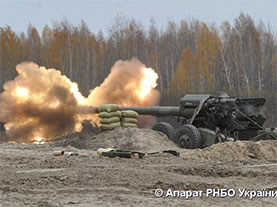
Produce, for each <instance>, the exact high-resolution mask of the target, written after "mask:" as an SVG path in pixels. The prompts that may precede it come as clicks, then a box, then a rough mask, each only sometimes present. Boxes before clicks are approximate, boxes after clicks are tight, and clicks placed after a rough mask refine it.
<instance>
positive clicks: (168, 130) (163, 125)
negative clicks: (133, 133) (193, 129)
mask: <svg viewBox="0 0 277 207" xmlns="http://www.w3.org/2000/svg"><path fill="white" fill-rule="evenodd" d="M152 129H153V130H155V131H159V132H162V133H164V134H165V135H166V136H167V137H168V139H170V140H172V139H173V138H174V128H173V126H172V125H171V124H169V123H167V122H158V123H156V124H155V125H154V126H153V127H152Z"/></svg>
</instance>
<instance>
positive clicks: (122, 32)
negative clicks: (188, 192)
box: [0, 13, 277, 126]
mask: <svg viewBox="0 0 277 207" xmlns="http://www.w3.org/2000/svg"><path fill="white" fill-rule="evenodd" d="M94 32H96V33H93V32H92V31H90V30H89V28H88V27H87V25H86V23H85V22H84V21H82V22H81V23H80V24H79V25H75V26H74V25H72V24H70V23H69V22H68V21H67V20H63V21H61V22H56V23H54V24H53V25H52V26H51V27H50V26H48V25H46V26H45V27H44V29H43V31H37V29H36V28H35V27H33V26H32V25H30V26H29V27H28V29H27V32H26V33H21V34H18V33H15V32H14V31H13V30H12V28H11V27H9V26H6V27H4V28H0V84H1V85H3V83H4V82H5V81H7V80H11V79H13V78H14V77H15V76H16V71H15V66H16V65H17V64H18V63H20V62H22V61H34V62H36V63H37V64H39V65H43V66H46V67H47V68H57V69H60V70H61V72H62V73H63V74H65V75H66V76H68V77H69V78H70V79H71V80H73V81H75V82H78V84H79V86H80V89H81V91H82V93H83V94H84V95H87V94H88V93H89V90H90V89H91V88H94V87H95V86H97V85H99V84H100V83H101V82H102V81H103V80H104V79H105V77H106V76H107V75H108V73H109V72H110V71H109V70H110V68H111V66H112V65H113V64H114V63H115V62H116V61H117V60H118V59H123V60H126V59H130V58H132V57H137V58H138V59H139V60H140V61H142V62H143V63H144V64H145V65H146V67H151V68H154V69H155V70H156V72H157V73H158V75H159V80H158V89H159V90H160V91H161V92H162V103H161V104H166V105H169V104H174V105H177V104H178V100H179V98H180V97H181V96H182V95H184V94H185V93H218V92H221V91H226V92H227V93H229V94H230V95H234V96H237V97H253V96H263V97H265V98H266V99H267V103H266V112H265V113H266V116H267V123H266V124H267V125H268V126H276V125H277V37H276V34H275V33H274V30H272V29H271V28H270V27H269V26H266V25H264V24H263V23H262V22H259V23H256V22H254V21H253V19H252V18H251V17H250V16H248V15H246V14H243V13H242V14H240V16H238V17H237V18H236V19H235V20H234V22H232V24H231V23H229V22H223V23H222V24H221V25H219V26H217V25H210V24H209V25H208V24H207V23H204V22H200V21H197V20H189V21H188V20H183V21H181V22H180V23H175V22H169V23H168V26H167V28H166V29H164V30H160V29H158V28H157V27H156V25H155V21H154V20H151V21H150V27H149V28H145V27H143V26H142V25H141V24H139V23H138V22H136V21H135V20H133V19H131V20H130V19H128V18H126V17H122V16H117V17H116V18H115V21H114V22H113V24H112V25H111V26H110V28H109V31H108V33H107V34H105V35H103V33H102V32H101V31H100V32H99V31H94Z"/></svg>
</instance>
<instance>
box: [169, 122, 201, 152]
mask: <svg viewBox="0 0 277 207" xmlns="http://www.w3.org/2000/svg"><path fill="white" fill-rule="evenodd" d="M174 141H175V142H176V143H177V144H178V145H179V147H181V148H186V149H197V148H201V147H202V136H201V134H200V131H199V130H198V129H197V128H196V127H195V126H193V125H191V124H187V125H183V126H180V127H179V128H178V129H177V130H176V132H175V138H174Z"/></svg>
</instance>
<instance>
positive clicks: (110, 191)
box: [0, 128, 277, 207]
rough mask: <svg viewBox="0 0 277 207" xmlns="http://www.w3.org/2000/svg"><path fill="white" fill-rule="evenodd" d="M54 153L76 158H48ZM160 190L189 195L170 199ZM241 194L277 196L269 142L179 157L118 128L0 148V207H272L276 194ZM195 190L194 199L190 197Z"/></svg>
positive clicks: (274, 154)
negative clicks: (119, 154) (116, 153)
mask: <svg viewBox="0 0 277 207" xmlns="http://www.w3.org/2000/svg"><path fill="white" fill-rule="evenodd" d="M2 140H4V138H3V139H2ZM99 147H113V148H116V149H124V150H135V151H141V152H154V151H163V150H168V149H172V150H177V151H179V152H180V157H176V156H173V155H171V154H168V153H161V154H156V155H148V156H145V157H144V158H142V159H124V158H107V157H99V156H98V155H97V153H96V150H97V149H98V148H99ZM55 150H64V151H71V152H75V153H78V155H74V156H67V155H63V156H53V154H52V153H53V151H55ZM157 189H161V190H163V192H164V195H163V196H162V197H161V198H158V197H156V196H155V192H156V193H157V192H158V191H156V190H157ZM168 189H171V190H172V191H177V190H179V191H182V192H183V193H184V192H185V193H186V195H188V194H189V192H194V193H195V194H194V197H191V198H185V197H182V196H180V197H175V198H173V197H172V196H170V194H168V192H171V191H170V190H169V191H168ZM211 189H215V190H216V189H221V190H222V191H224V189H227V190H230V189H231V190H232V189H234V190H235V192H236V195H235V196H233V197H231V196H230V197H227V198H222V196H224V194H221V197H212V195H210V196H209V197H207V190H211ZM242 189H246V190H250V191H253V192H256V193H257V192H258V191H261V190H264V191H266V192H272V191H273V192H277V141H259V142H246V141H238V142H235V143H231V142H228V143H221V144H216V145H213V146H211V147H208V148H205V149H197V150H184V149H179V148H178V147H177V146H176V145H175V144H174V143H172V142H171V141H169V140H168V139H167V137H165V136H164V135H163V134H161V133H159V132H155V131H152V130H150V129H131V128H129V129H122V128H118V129H115V130H112V131H109V132H102V133H98V132H93V131H90V130H87V131H85V130H84V132H82V133H75V134H71V135H68V136H64V137H61V138H58V139H56V140H55V141H52V142H50V143H47V144H39V145H35V144H29V145H26V144H12V143H7V142H4V141H2V142H1V143H0V206H251V207H252V206H276V201H277V195H276V197H274V196H271V197H270V196H268V197H265V198H261V197H255V198H252V199H250V198H249V196H248V197H247V196H246V195H248V194H246V195H245V194H244V196H242V197H240V196H239V194H240V191H239V190H242ZM188 191H189V192H188ZM200 191H203V194H202V196H200V195H199V194H198V195H197V193H196V192H200ZM230 192H232V191H230ZM166 194H168V196H167V197H166ZM182 195H184V194H182Z"/></svg>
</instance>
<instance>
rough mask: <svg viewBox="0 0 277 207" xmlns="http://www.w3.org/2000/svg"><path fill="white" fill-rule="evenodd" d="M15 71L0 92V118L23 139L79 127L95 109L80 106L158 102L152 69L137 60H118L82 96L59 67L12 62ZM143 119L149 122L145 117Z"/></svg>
mask: <svg viewBox="0 0 277 207" xmlns="http://www.w3.org/2000/svg"><path fill="white" fill-rule="evenodd" d="M16 70H17V72H18V76H17V77H16V78H15V79H14V80H12V81H8V82H6V83H5V84H4V86H3V88H4V92H2V93H1V94H0V109H1V110H0V121H1V122H4V123H6V124H5V129H6V133H7V135H8V137H9V138H10V141H17V142H24V143H28V142H31V141H34V140H35V139H36V138H37V139H41V138H43V139H44V140H46V141H47V140H50V139H53V138H54V137H56V136H61V135H64V134H66V133H71V132H74V131H80V130H81V123H82V121H83V120H84V119H89V120H91V121H92V122H94V121H96V116H95V115H85V112H84V111H82V113H84V114H80V112H81V110H80V109H82V110H84V109H85V108H82V107H81V106H99V105H101V104H105V103H114V104H118V105H120V106H130V107H131V106H153V105H157V104H158V102H159V99H160V94H159V92H158V91H157V90H155V89H154V88H155V86H156V80H157V78H158V76H157V74H156V73H155V72H154V70H153V69H151V68H146V67H145V65H144V64H142V63H141V62H140V61H139V60H137V59H135V58H133V59H131V60H130V61H121V60H120V61H117V62H116V63H115V64H114V66H113V67H112V68H111V73H110V74H109V76H108V77H107V78H106V79H105V80H104V82H103V83H102V84H101V85H100V86H98V87H96V88H95V89H93V90H92V91H91V92H90V94H89V96H88V97H87V98H85V97H83V96H82V94H81V93H80V92H79V89H78V85H77V84H76V83H73V82H72V81H71V80H70V79H68V78H67V77H66V76H64V75H62V74H61V72H60V71H58V70H55V69H46V68H45V67H39V66H38V65H37V64H35V63H32V62H24V63H21V64H19V65H17V66H16ZM147 121H148V122H146V120H144V121H143V122H144V123H149V121H150V122H151V121H152V119H151V118H148V119H147Z"/></svg>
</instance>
